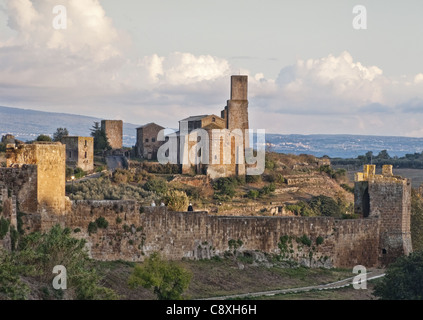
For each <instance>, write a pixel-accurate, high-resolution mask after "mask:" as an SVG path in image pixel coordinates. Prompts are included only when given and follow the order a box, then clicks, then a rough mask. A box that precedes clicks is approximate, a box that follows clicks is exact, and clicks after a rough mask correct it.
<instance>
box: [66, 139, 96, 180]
mask: <svg viewBox="0 0 423 320" xmlns="http://www.w3.org/2000/svg"><path fill="white" fill-rule="evenodd" d="M62 143H63V144H65V145H66V164H67V165H68V166H70V167H74V168H81V169H82V170H84V171H88V172H89V171H93V170H94V138H93V137H64V138H63V139H62Z"/></svg>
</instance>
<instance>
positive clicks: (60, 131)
mask: <svg viewBox="0 0 423 320" xmlns="http://www.w3.org/2000/svg"><path fill="white" fill-rule="evenodd" d="M67 136H69V131H68V129H66V128H57V130H56V132H55V133H53V141H55V142H61V141H62V138H64V137H67Z"/></svg>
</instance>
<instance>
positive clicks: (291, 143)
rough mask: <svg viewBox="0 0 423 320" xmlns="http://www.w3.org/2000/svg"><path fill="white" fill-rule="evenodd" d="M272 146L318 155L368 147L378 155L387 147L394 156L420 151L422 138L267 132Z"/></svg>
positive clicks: (347, 154) (352, 154) (353, 153)
mask: <svg viewBox="0 0 423 320" xmlns="http://www.w3.org/2000/svg"><path fill="white" fill-rule="evenodd" d="M266 142H267V143H268V145H269V144H270V150H272V151H274V152H278V153H293V154H301V153H304V154H311V155H314V156H317V157H322V156H324V155H328V156H329V157H331V158H336V157H339V158H356V157H357V156H359V155H364V154H365V153H366V152H368V151H373V153H374V154H375V155H377V154H378V153H379V152H380V151H382V150H387V151H388V154H389V155H390V156H391V157H394V156H398V157H403V156H404V155H405V154H407V153H408V154H410V153H411V154H413V153H421V152H422V151H423V138H409V137H390V136H365V135H350V134H313V135H299V134H290V135H282V134H267V135H266Z"/></svg>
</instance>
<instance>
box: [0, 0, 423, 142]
mask: <svg viewBox="0 0 423 320" xmlns="http://www.w3.org/2000/svg"><path fill="white" fill-rule="evenodd" d="M60 4H62V5H65V6H66V8H67V15H68V23H67V29H66V30H54V29H53V27H52V20H53V18H54V15H53V14H52V8H53V7H54V6H55V5H60ZM5 12H6V14H7V16H8V26H9V27H10V28H11V29H13V30H14V32H13V33H9V35H8V36H6V35H0V43H1V46H0V97H1V100H0V104H2V105H10V106H15V107H33V108H38V107H41V106H43V107H44V109H49V110H51V111H66V112H75V113H81V114H87V115H97V116H102V115H104V116H108V117H110V118H115V117H116V116H120V117H122V118H123V119H124V120H125V121H129V122H135V123H139V124H142V123H145V122H149V121H156V122H159V123H163V124H164V125H167V126H171V127H172V126H173V127H175V126H177V120H179V119H180V118H182V117H185V116H188V115H191V114H201V113H215V114H219V112H220V110H221V108H222V107H223V106H224V104H225V103H226V100H227V99H228V98H229V83H230V75H231V74H238V73H242V74H248V75H249V76H250V77H249V97H250V110H251V117H250V121H251V126H252V127H264V128H269V130H271V131H273V132H278V131H280V132H285V133H289V132H296V133H300V132H299V131H298V130H301V131H303V132H304V133H313V132H314V133H316V132H317V133H318V132H321V133H324V132H331V133H335V132H342V130H344V133H349V132H357V131H359V132H361V131H362V133H369V132H372V133H374V134H377V132H381V131H383V130H387V132H388V131H389V130H397V131H398V132H401V134H405V135H413V134H417V133H419V132H420V131H419V130H420V129H419V127H418V126H419V123H421V121H418V120H420V117H423V112H421V110H420V109H421V108H420V106H421V105H422V104H421V103H420V101H423V90H422V86H423V73H419V74H417V75H415V76H409V77H401V78H397V79H392V78H389V77H388V76H386V75H384V74H383V71H382V70H381V69H380V68H378V67H377V66H367V65H364V64H363V63H360V62H358V61H355V60H354V58H353V57H352V56H351V54H349V53H348V52H343V53H341V54H340V55H338V56H336V55H332V54H330V55H328V56H326V57H323V58H315V59H308V60H303V59H299V60H298V61H296V62H295V63H294V64H293V65H290V66H287V67H285V68H283V69H282V70H281V72H280V73H279V76H278V77H277V79H267V78H266V77H265V75H264V74H263V73H260V72H259V73H255V74H250V73H249V71H248V69H242V68H241V69H239V67H237V69H236V70H234V69H233V67H232V66H231V64H230V63H229V62H228V60H226V59H224V58H220V57H216V56H212V55H208V54H203V55H194V54H192V53H188V52H173V53H169V54H167V55H158V54H152V55H149V56H144V57H140V58H138V59H133V58H130V56H131V57H132V56H134V53H133V52H132V51H131V50H133V48H132V47H131V40H130V38H129V36H128V35H126V34H125V32H122V31H121V30H118V29H116V28H115V26H114V25H113V21H112V20H111V19H110V18H109V17H108V16H107V15H106V13H105V11H104V9H103V8H102V6H101V3H100V2H99V0H68V1H63V0H44V1H37V0H8V1H7V6H6V7H5ZM10 35H11V36H10ZM246 61H247V62H248V60H246ZM411 114H413V115H414V119H413V121H414V122H412V121H409V120H407V117H410V115H411ZM380 115H383V118H380ZM299 119H303V121H302V124H304V126H305V127H304V128H301V126H300V127H299V126H298V123H299V122H301V120H299ZM316 119H318V121H316ZM325 119H326V120H325ZM397 119H401V120H403V121H404V125H402V124H401V126H399V125H397V126H395V123H396V120H397ZM421 120H423V119H421ZM298 121H299V122H298ZM386 124H389V128H387V129H386V128H385V127H384V126H386ZM282 125H283V127H282ZM384 128H385V129H384ZM285 129H286V130H285ZM288 129H289V130H288Z"/></svg>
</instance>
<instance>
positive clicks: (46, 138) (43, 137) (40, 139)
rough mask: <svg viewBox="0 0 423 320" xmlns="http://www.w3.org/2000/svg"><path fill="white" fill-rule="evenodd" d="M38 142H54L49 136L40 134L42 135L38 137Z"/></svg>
mask: <svg viewBox="0 0 423 320" xmlns="http://www.w3.org/2000/svg"><path fill="white" fill-rule="evenodd" d="M37 141H46V142H51V141H52V139H51V138H50V137H49V136H47V135H45V134H40V135H39V136H38V137H37Z"/></svg>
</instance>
